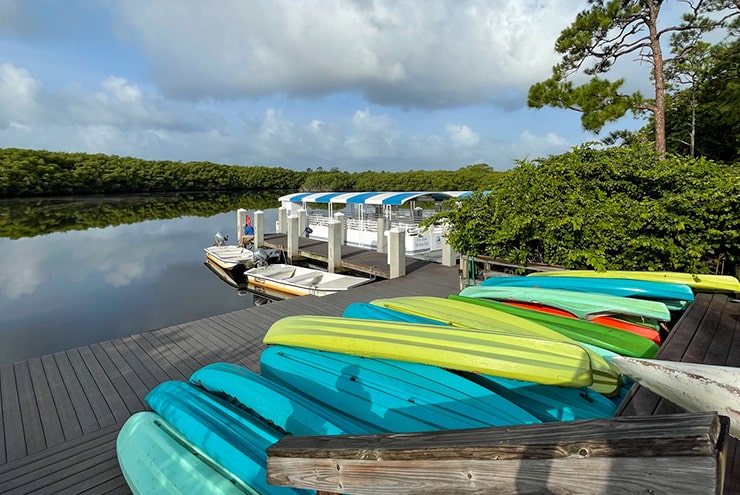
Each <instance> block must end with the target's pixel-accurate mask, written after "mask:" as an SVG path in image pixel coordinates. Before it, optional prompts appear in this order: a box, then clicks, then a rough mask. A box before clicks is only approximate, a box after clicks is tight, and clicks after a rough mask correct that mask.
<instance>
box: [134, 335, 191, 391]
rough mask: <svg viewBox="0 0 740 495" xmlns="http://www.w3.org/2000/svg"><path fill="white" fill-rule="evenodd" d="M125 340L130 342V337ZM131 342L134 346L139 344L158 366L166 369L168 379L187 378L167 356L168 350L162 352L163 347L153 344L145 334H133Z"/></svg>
mask: <svg viewBox="0 0 740 495" xmlns="http://www.w3.org/2000/svg"><path fill="white" fill-rule="evenodd" d="M125 340H126V342H127V343H128V342H129V340H128V339H125ZM130 342H131V344H130V347H132V348H133V345H137V346H138V347H139V348H140V349H141V350H142V352H144V353H146V354H147V356H149V358H150V359H151V360H152V361H154V362H155V363H157V366H159V367H160V368H161V369H162V370H163V371H164V373H165V376H166V377H167V380H183V379H184V378H185V376H184V375H183V374H182V373H180V370H178V369H177V367H176V366H175V365H174V364H173V361H171V360H170V359H169V358H168V357H167V352H162V350H161V349H159V348H157V347H155V346H153V345H152V344H151V342H149V341H148V340H147V339H146V338H145V337H144V335H142V334H137V335H131V336H130ZM176 361H177V360H175V362H176ZM163 381H164V380H163Z"/></svg>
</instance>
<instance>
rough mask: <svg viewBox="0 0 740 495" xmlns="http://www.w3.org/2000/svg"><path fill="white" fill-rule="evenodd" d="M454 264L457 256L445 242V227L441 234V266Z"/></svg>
mask: <svg viewBox="0 0 740 495" xmlns="http://www.w3.org/2000/svg"><path fill="white" fill-rule="evenodd" d="M456 263H457V254H456V253H455V250H454V249H452V246H450V244H449V243H448V242H447V227H445V228H444V231H443V232H442V266H455V264H456Z"/></svg>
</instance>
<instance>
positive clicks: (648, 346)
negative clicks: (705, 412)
mask: <svg viewBox="0 0 740 495" xmlns="http://www.w3.org/2000/svg"><path fill="white" fill-rule="evenodd" d="M450 299H452V300H456V301H464V302H465V303H466V304H471V305H476V306H478V307H485V308H487V309H489V310H496V311H499V312H502V313H506V314H509V315H514V316H518V317H520V318H526V319H528V320H531V321H534V322H537V323H539V324H540V325H543V326H546V327H547V328H550V329H552V330H554V331H556V332H559V333H562V334H563V335H566V336H568V337H570V338H571V339H573V340H576V341H578V342H581V343H584V344H590V345H594V346H598V347H601V348H602V349H607V350H609V351H612V352H615V353H617V354H619V355H620V356H629V357H639V358H652V357H653V356H655V353H656V352H658V345H657V344H655V342H653V341H652V340H650V339H646V338H645V337H642V336H640V335H637V334H635V333H632V332H626V331H624V330H618V329H616V328H612V327H607V326H605V325H600V324H598V323H593V322H591V321H585V320H578V319H575V318H566V317H564V316H558V315H551V314H548V313H542V312H540V311H533V310H531V309H524V308H520V307H517V306H512V305H510V304H504V303H502V302H498V301H493V300H490V299H473V298H470V297H464V296H456V295H451V296H450Z"/></svg>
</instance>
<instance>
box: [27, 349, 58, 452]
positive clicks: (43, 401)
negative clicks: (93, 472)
mask: <svg viewBox="0 0 740 495" xmlns="http://www.w3.org/2000/svg"><path fill="white" fill-rule="evenodd" d="M28 369H29V371H30V372H31V382H32V388H33V393H34V394H35V395H36V405H37V406H38V408H39V412H40V413H41V412H42V411H43V413H42V414H40V417H41V425H42V427H43V429H44V440H45V445H44V447H48V446H50V445H54V444H57V443H61V442H63V441H64V432H63V431H62V424H61V422H60V421H59V415H58V414H57V412H56V408H55V406H54V399H53V398H52V396H51V389H50V388H49V382H48V381H47V379H46V373H45V372H44V367H43V364H42V363H41V359H40V358H32V359H29V360H28Z"/></svg>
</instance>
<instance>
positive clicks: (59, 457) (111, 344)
mask: <svg viewBox="0 0 740 495" xmlns="http://www.w3.org/2000/svg"><path fill="white" fill-rule="evenodd" d="M407 270H408V272H407V276H405V277H401V278H398V279H394V280H384V281H380V282H376V283H373V284H369V285H365V286H361V287H358V288H355V289H352V290H350V291H347V292H342V293H337V294H333V295H330V296H325V297H321V298H318V297H315V296H303V297H300V298H294V299H290V300H287V301H279V302H275V303H271V304H267V305H264V306H258V307H254V308H248V309H244V310H239V311H235V312H232V313H227V314H222V315H217V316H212V317H210V318H205V319H202V320H198V321H193V322H188V323H184V324H181V325H175V326H172V327H167V328H162V329H159V330H154V331H151V332H145V333H141V334H137V335H132V336H129V337H124V338H121V339H116V340H111V341H107V342H101V343H96V344H91V345H88V346H83V347H79V348H76V349H71V350H69V351H65V352H59V353H55V354H51V355H46V356H42V357H39V358H33V359H29V360H27V361H19V362H17V363H14V364H12V365H6V366H3V367H0V416H1V418H2V419H1V421H0V438H1V439H2V445H0V493H14V494H20V493H24V494H25V493H39V494H42V493H48V494H52V493H53V494H57V493H70V494H72V493H95V494H98V493H129V490H128V488H127V486H126V483H125V481H124V479H123V476H122V475H121V472H120V469H119V467H118V462H117V459H116V452H115V440H116V436H117V433H118V430H119V429H120V427H121V426H122V424H123V423H124V422H125V421H126V419H127V418H128V417H129V416H130V415H131V414H133V413H135V412H138V411H141V410H144V409H145V406H144V402H143V398H144V396H145V395H146V393H147V392H148V391H149V390H151V388H153V387H154V386H156V385H157V384H159V383H161V382H163V381H167V380H185V379H187V377H189V376H190V374H191V373H193V372H194V371H195V370H197V369H199V368H200V367H202V366H205V365H207V364H210V363H212V362H216V361H229V362H234V363H238V364H240V365H242V366H245V367H247V368H250V369H252V370H255V371H256V370H257V367H258V363H259V354H260V352H261V351H262V349H263V348H264V345H263V344H262V337H263V335H264V333H265V332H266V331H267V329H268V328H269V326H270V325H271V324H272V323H274V322H275V321H277V320H278V319H280V318H283V317H285V316H291V315H305V314H319V315H339V314H341V312H342V311H343V309H344V308H345V307H346V306H347V304H349V303H351V302H355V301H370V300H372V299H377V298H386V297H397V296H404V295H430V296H441V297H446V296H447V295H449V294H451V293H456V292H458V291H459V277H458V270H457V268H456V267H443V266H441V265H438V264H435V263H427V262H420V261H417V260H413V261H412V263H411V265H410V266H408V267H407ZM738 315H740V303H738V302H735V301H734V300H733V299H731V298H728V297H727V296H722V295H709V294H703V295H700V296H699V297H697V300H696V302H695V303H694V304H693V305H692V306H691V307H690V308H689V310H688V311H687V312H686V314H685V315H684V316H683V318H682V320H681V321H680V322H679V323H678V324H677V325H676V327H675V328H674V329H673V330H672V331H671V334H670V336H669V338H668V339H667V340H666V343H665V344H664V346H663V348H662V349H661V351H660V355H659V357H660V358H662V359H673V360H684V361H693V362H707V363H710V364H725V365H728V366H738V365H740V323H738V319H739V316H738ZM653 395H654V394H653ZM678 411H680V409H679V408H677V407H676V406H675V405H672V404H670V403H668V402H667V401H664V400H661V399H660V398H657V396H654V397H651V393H650V392H649V391H647V390H643V389H641V388H640V387H636V388H635V389H634V390H632V391H631V392H630V394H629V396H628V397H627V399H626V400H625V403H624V405H623V406H622V407H621V408H620V411H619V414H621V415H651V414H664V413H670V412H678ZM729 447H730V448H729V449H728V459H727V470H726V482H725V493H730V494H735V493H739V494H740V482H738V481H740V465H738V464H740V455H735V452H736V451H737V441H735V440H734V439H731V444H730V446H729Z"/></svg>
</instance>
